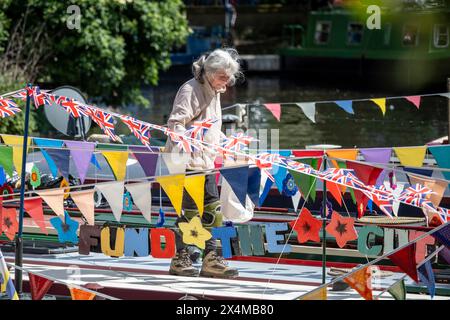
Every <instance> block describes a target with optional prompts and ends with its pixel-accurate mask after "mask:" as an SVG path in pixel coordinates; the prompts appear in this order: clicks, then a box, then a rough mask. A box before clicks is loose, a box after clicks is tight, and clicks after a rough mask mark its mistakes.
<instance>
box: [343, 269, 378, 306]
mask: <svg viewBox="0 0 450 320" xmlns="http://www.w3.org/2000/svg"><path fill="white" fill-rule="evenodd" d="M344 281H345V282H346V283H347V284H348V285H349V286H350V287H352V288H353V289H354V290H356V291H357V292H358V293H359V294H360V295H361V297H363V298H364V299H366V300H373V296H372V271H371V269H370V266H369V267H366V268H363V269H361V270H359V271H356V272H355V273H353V274H351V275H350V276H348V277H347V278H345V279H344Z"/></svg>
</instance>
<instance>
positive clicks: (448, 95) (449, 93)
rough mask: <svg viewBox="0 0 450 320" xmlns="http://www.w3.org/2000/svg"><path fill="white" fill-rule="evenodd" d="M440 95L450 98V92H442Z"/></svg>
mask: <svg viewBox="0 0 450 320" xmlns="http://www.w3.org/2000/svg"><path fill="white" fill-rule="evenodd" d="M440 96H443V97H446V98H449V99H450V92H446V93H441V94H440Z"/></svg>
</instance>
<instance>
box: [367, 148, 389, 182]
mask: <svg viewBox="0 0 450 320" xmlns="http://www.w3.org/2000/svg"><path fill="white" fill-rule="evenodd" d="M359 151H360V152H361V155H362V156H363V157H364V159H365V160H366V161H367V162H372V163H380V164H387V163H389V162H390V161H391V154H392V148H373V149H359ZM385 176H386V170H383V172H382V173H381V174H380V175H379V177H378V179H377V181H376V183H375V185H377V186H380V185H382V184H383V181H384V178H385Z"/></svg>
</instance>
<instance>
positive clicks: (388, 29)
mask: <svg viewBox="0 0 450 320" xmlns="http://www.w3.org/2000/svg"><path fill="white" fill-rule="evenodd" d="M391 30H392V24H390V23H386V24H385V26H384V45H385V46H388V45H389V44H390V43H391Z"/></svg>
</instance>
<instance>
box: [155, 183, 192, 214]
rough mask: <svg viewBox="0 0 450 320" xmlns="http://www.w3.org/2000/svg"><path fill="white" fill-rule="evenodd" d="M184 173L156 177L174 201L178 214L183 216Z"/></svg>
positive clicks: (173, 204)
mask: <svg viewBox="0 0 450 320" xmlns="http://www.w3.org/2000/svg"><path fill="white" fill-rule="evenodd" d="M184 178H185V176H184V174H179V175H176V176H167V177H156V182H158V183H159V184H160V185H161V187H162V188H163V189H164V191H165V192H166V193H167V196H168V197H169V199H170V202H172V206H173V207H174V209H175V211H176V213H177V214H178V216H181V204H182V203H183V189H184V180H185V179H184Z"/></svg>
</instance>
